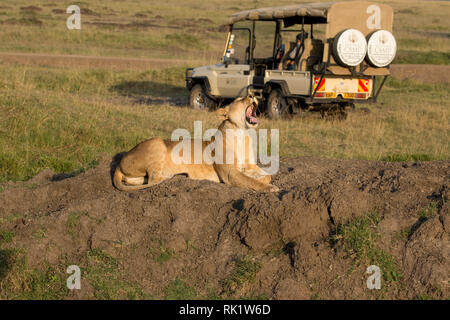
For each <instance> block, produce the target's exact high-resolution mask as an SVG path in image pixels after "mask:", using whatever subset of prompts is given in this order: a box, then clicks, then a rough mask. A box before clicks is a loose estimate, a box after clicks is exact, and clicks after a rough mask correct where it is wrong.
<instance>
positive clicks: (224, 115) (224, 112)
mask: <svg viewBox="0 0 450 320" xmlns="http://www.w3.org/2000/svg"><path fill="white" fill-rule="evenodd" d="M229 111H230V107H229V106H226V107H225V108H220V109H217V111H216V116H217V117H218V118H219V119H220V120H226V119H228V112H229Z"/></svg>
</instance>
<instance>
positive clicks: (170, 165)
mask: <svg viewBox="0 0 450 320" xmlns="http://www.w3.org/2000/svg"><path fill="white" fill-rule="evenodd" d="M253 103H254V104H256V103H257V101H256V99H254V98H251V97H245V98H238V99H236V100H235V101H234V102H233V103H231V104H230V105H229V106H227V107H226V108H222V109H219V110H217V112H216V114H217V116H218V117H219V118H221V119H222V120H223V122H222V123H221V125H220V126H219V128H218V130H220V131H221V132H222V137H223V140H224V153H223V154H224V157H225V154H226V149H227V148H226V142H225V140H226V132H227V131H226V130H227V129H231V130H237V129H249V128H254V127H256V125H252V124H250V123H249V122H248V121H246V115H245V112H246V110H247V107H248V106H250V105H252V104H253ZM231 141H233V140H231ZM250 142H251V140H250V139H249V138H248V137H246V139H245V146H246V150H245V161H244V163H243V164H240V165H238V164H237V161H235V162H234V164H216V163H214V164H211V165H210V164H206V163H202V164H175V163H174V162H173V161H172V157H171V151H172V149H173V148H174V147H175V146H176V145H177V144H178V143H180V142H179V141H170V140H163V139H161V138H152V139H149V140H146V141H144V142H141V143H140V144H138V145H137V146H136V147H134V148H133V149H132V150H130V151H129V152H128V153H127V154H125V156H124V157H123V158H122V160H121V161H120V164H119V165H118V166H117V168H116V170H115V173H114V179H113V180H114V185H115V186H116V188H117V189H119V190H122V191H134V190H141V189H144V188H148V187H150V186H153V185H155V184H158V183H160V182H162V181H164V180H166V179H169V178H171V177H173V176H174V175H177V174H186V175H187V176H188V177H189V178H191V179H196V180H210V181H214V182H220V181H222V182H224V183H226V184H229V185H233V186H237V187H241V188H249V189H253V190H261V191H278V188H277V187H276V186H273V185H271V184H270V181H271V177H270V175H266V174H264V171H263V170H262V169H261V168H259V167H258V166H257V165H255V164H251V163H249V162H250V161H249V159H250V158H249V157H250V152H251V151H252V148H253V146H252V145H251V143H250ZM188 143H189V142H188ZM194 143H195V142H194V140H191V152H192V154H191V159H192V163H193V157H194V156H193V150H194ZM210 143H211V142H209V141H202V142H201V144H202V150H204V148H205V147H206V146H207V145H208V144H210ZM233 143H234V142H233ZM233 157H234V158H235V159H236V157H237V156H236V154H234V155H233ZM224 162H225V161H224ZM146 177H147V179H148V182H147V183H146V184H143V183H144V181H145V178H146Z"/></svg>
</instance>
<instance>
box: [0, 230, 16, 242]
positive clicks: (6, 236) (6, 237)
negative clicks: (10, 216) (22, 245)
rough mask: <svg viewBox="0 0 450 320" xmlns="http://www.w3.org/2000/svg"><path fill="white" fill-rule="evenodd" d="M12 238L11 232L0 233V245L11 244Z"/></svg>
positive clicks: (12, 233)
mask: <svg viewBox="0 0 450 320" xmlns="http://www.w3.org/2000/svg"><path fill="white" fill-rule="evenodd" d="M13 238H14V232H13V231H0V245H1V244H3V243H9V242H12V240H13Z"/></svg>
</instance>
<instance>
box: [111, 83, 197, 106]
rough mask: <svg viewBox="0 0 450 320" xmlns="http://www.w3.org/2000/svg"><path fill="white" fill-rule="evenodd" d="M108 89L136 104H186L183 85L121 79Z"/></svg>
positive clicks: (186, 93)
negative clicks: (121, 80)
mask: <svg viewBox="0 0 450 320" xmlns="http://www.w3.org/2000/svg"><path fill="white" fill-rule="evenodd" d="M109 91H111V92H116V93H118V94H120V95H121V96H125V97H128V98H131V99H132V101H133V102H134V103H137V104H145V105H155V104H156V105H175V106H186V105H187V103H188V99H187V96H188V91H187V89H186V88H185V87H182V86H177V85H172V84H166V83H160V82H154V81H123V82H121V83H119V84H116V85H114V86H111V87H110V88H109Z"/></svg>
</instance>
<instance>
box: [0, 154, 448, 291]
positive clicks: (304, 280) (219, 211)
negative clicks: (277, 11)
mask: <svg viewBox="0 0 450 320" xmlns="http://www.w3.org/2000/svg"><path fill="white" fill-rule="evenodd" d="M111 166H114V164H113V163H112V162H111V159H110V158H108V157H104V158H103V159H101V160H100V164H99V166H98V167H96V168H95V169H91V170H89V171H87V172H85V173H83V174H80V175H78V176H76V177H72V178H67V179H63V180H60V181H51V180H52V179H53V180H59V179H60V178H61V176H56V178H58V179H55V176H54V175H53V173H52V172H50V171H48V170H47V171H43V172H41V173H40V174H39V175H38V176H36V177H34V178H33V179H32V180H30V181H28V182H25V183H15V184H14V183H10V185H9V186H8V189H7V190H6V191H3V192H1V193H0V203H1V204H2V205H1V207H0V218H4V219H5V220H6V218H7V217H9V216H11V215H14V214H17V213H19V214H20V216H18V217H16V219H15V220H13V221H10V222H8V223H7V225H2V227H3V228H4V227H8V228H11V229H12V230H13V231H14V235H15V236H14V239H13V241H12V242H11V243H9V244H7V245H5V247H15V248H24V249H26V252H27V255H28V260H29V263H30V264H31V265H33V266H37V265H42V263H43V262H44V261H48V262H50V263H51V264H57V263H58V261H60V259H61V257H66V258H67V259H68V260H70V261H72V263H75V262H76V263H77V264H78V263H79V265H82V266H83V265H85V264H86V263H87V262H86V252H87V251H88V250H90V249H102V250H104V251H105V252H108V253H109V254H111V255H112V256H113V257H115V258H117V260H118V262H119V268H120V270H123V272H124V277H125V278H126V279H127V280H130V281H136V282H138V283H141V285H142V287H143V288H144V290H145V291H146V292H149V293H150V294H151V295H152V296H153V297H156V298H161V297H164V288H165V287H166V286H167V284H168V283H169V282H170V281H173V280H175V279H176V278H179V279H183V280H184V281H186V282H187V283H189V284H191V285H194V286H196V287H197V288H213V291H214V292H215V293H216V294H220V293H221V292H222V291H223V289H224V287H223V280H224V279H225V278H226V277H227V276H229V274H230V273H231V272H232V269H233V266H234V262H233V261H234V259H235V258H236V257H251V258H253V259H254V260H255V261H258V262H259V263H260V264H261V266H262V268H261V270H259V272H258V273H257V274H256V280H255V281H254V282H252V283H247V284H245V285H244V286H242V287H239V288H236V291H235V292H234V295H235V296H236V297H237V296H250V295H255V294H258V295H261V294H262V295H265V296H267V297H269V298H273V299H310V298H335V299H342V298H346V299H349V298H356V299H359V298H373V297H376V295H375V293H374V292H373V291H370V290H368V289H367V288H366V279H367V277H368V275H367V274H366V273H365V269H366V268H367V266H366V265H359V266H358V265H356V266H355V264H354V261H353V259H352V257H351V255H350V256H349V254H348V252H346V251H345V250H344V248H343V247H342V246H341V245H340V244H339V242H338V243H337V244H331V243H330V241H329V236H330V235H332V234H334V233H335V232H336V228H337V227H338V226H339V225H341V224H342V223H344V222H345V221H348V220H351V219H354V218H355V217H360V216H363V215H365V214H366V213H367V212H370V211H373V210H374V209H376V210H378V212H379V214H380V215H381V222H380V223H379V230H380V234H381V238H380V239H379V241H378V245H379V247H380V248H381V249H383V250H385V251H386V252H389V253H390V254H391V255H392V256H393V257H394V258H395V259H396V261H397V262H398V265H399V269H400V272H401V274H402V275H403V278H402V279H401V280H400V283H399V284H397V285H395V286H392V285H391V286H390V287H389V288H387V286H386V288H385V290H382V292H383V295H382V296H381V297H384V298H417V297H419V296H422V295H424V294H426V295H427V296H432V297H437V298H445V297H446V298H448V297H449V282H448V281H449V276H448V275H449V274H450V272H449V271H450V267H449V266H450V264H449V260H448V259H449V253H450V252H449V250H450V247H449V232H450V216H449V202H448V200H446V199H448V198H449V181H450V162H449V161H433V162H424V163H382V162H374V161H353V160H348V161H339V160H326V159H313V158H296V159H283V160H282V162H281V168H280V172H279V173H278V174H277V175H276V176H275V178H274V184H275V185H277V186H279V187H280V189H282V191H281V192H279V193H257V192H252V191H248V190H243V189H239V188H235V187H229V186H226V185H223V184H216V183H213V182H205V181H193V180H190V179H187V178H185V177H183V176H178V177H175V178H173V179H171V180H169V181H166V182H163V183H161V184H160V185H157V186H154V187H152V188H150V189H147V190H143V191H139V192H136V193H124V192H119V191H117V190H115V189H114V188H113V187H112V185H111V177H110V167H111ZM27 186H28V187H27ZM430 203H435V204H436V207H435V208H436V210H435V211H434V212H433V214H432V215H430V216H429V217H428V218H427V219H421V218H419V213H420V212H421V211H422V210H423V209H424V208H427V207H429V205H430ZM74 212H81V213H82V214H81V218H80V223H79V226H78V229H77V230H76V232H77V234H76V237H74V236H73V234H72V235H71V234H70V233H68V231H67V219H68V217H69V215H70V214H72V213H74ZM42 229H44V230H46V236H45V237H43V238H42V239H37V238H36V237H35V236H34V235H35V234H36V232H38V231H39V230H42ZM405 229H410V230H412V232H411V234H409V235H408V237H406V238H401V239H400V238H399V237H398V234H399V233H400V232H401V231H402V230H405ZM161 246H164V247H165V248H170V249H171V250H173V252H174V255H173V256H172V257H171V259H170V260H169V261H167V262H165V263H159V262H157V261H155V259H154V257H153V256H152V250H154V248H160V247H161ZM82 288H83V290H81V291H80V292H77V293H76V294H75V295H74V296H72V298H91V297H93V294H94V289H93V287H92V286H91V283H90V281H89V280H88V279H86V278H83V280H82ZM436 288H439V289H436ZM198 290H200V292H202V291H201V290H202V289H198ZM205 290H206V289H205Z"/></svg>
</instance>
